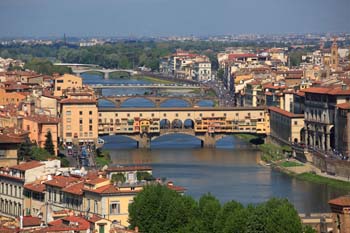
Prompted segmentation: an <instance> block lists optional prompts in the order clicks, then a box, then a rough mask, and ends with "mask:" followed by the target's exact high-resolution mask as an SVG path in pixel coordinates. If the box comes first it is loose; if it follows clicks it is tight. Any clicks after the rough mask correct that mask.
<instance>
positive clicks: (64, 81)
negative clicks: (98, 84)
mask: <svg viewBox="0 0 350 233" xmlns="http://www.w3.org/2000/svg"><path fill="white" fill-rule="evenodd" d="M82 87H83V81H82V78H81V77H78V76H74V75H71V74H64V75H63V76H61V77H58V78H56V79H55V82H54V96H63V95H65V92H66V91H67V90H71V91H73V90H75V89H81V88H82Z"/></svg>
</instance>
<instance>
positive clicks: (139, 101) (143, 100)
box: [115, 96, 156, 107]
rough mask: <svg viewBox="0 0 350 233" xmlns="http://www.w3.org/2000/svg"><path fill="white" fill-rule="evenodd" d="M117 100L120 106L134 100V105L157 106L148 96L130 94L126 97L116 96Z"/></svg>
mask: <svg viewBox="0 0 350 233" xmlns="http://www.w3.org/2000/svg"><path fill="white" fill-rule="evenodd" d="M115 102H119V105H120V107H126V106H125V105H128V103H129V104H130V102H131V103H133V102H134V103H133V104H134V105H133V106H132V107H156V103H155V102H154V100H153V99H151V98H148V97H147V96H142V97H141V96H130V97H125V98H124V99H120V98H116V99H115ZM127 107H129V106H127Z"/></svg>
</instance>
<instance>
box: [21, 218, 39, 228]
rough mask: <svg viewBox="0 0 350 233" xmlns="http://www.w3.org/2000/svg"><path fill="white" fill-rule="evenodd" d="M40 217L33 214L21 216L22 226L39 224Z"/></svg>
mask: <svg viewBox="0 0 350 233" xmlns="http://www.w3.org/2000/svg"><path fill="white" fill-rule="evenodd" d="M40 224H41V218H38V217H33V216H23V227H35V226H40Z"/></svg>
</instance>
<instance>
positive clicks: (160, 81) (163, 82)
mask: <svg viewBox="0 0 350 233" xmlns="http://www.w3.org/2000/svg"><path fill="white" fill-rule="evenodd" d="M135 78H136V79H139V80H145V81H149V82H151V83H159V84H175V83H177V82H175V81H169V80H165V79H161V78H155V77H150V76H135Z"/></svg>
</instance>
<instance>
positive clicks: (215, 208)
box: [198, 193, 221, 233]
mask: <svg viewBox="0 0 350 233" xmlns="http://www.w3.org/2000/svg"><path fill="white" fill-rule="evenodd" d="M198 206H199V212H200V218H201V220H202V224H203V227H204V229H205V232H208V233H211V232H214V220H215V219H216V218H217V215H218V213H219V211H220V210H221V205H220V202H219V200H218V199H216V197H214V196H213V195H211V194H210V193H208V194H205V195H203V196H202V197H201V198H200V199H199V203H198Z"/></svg>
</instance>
